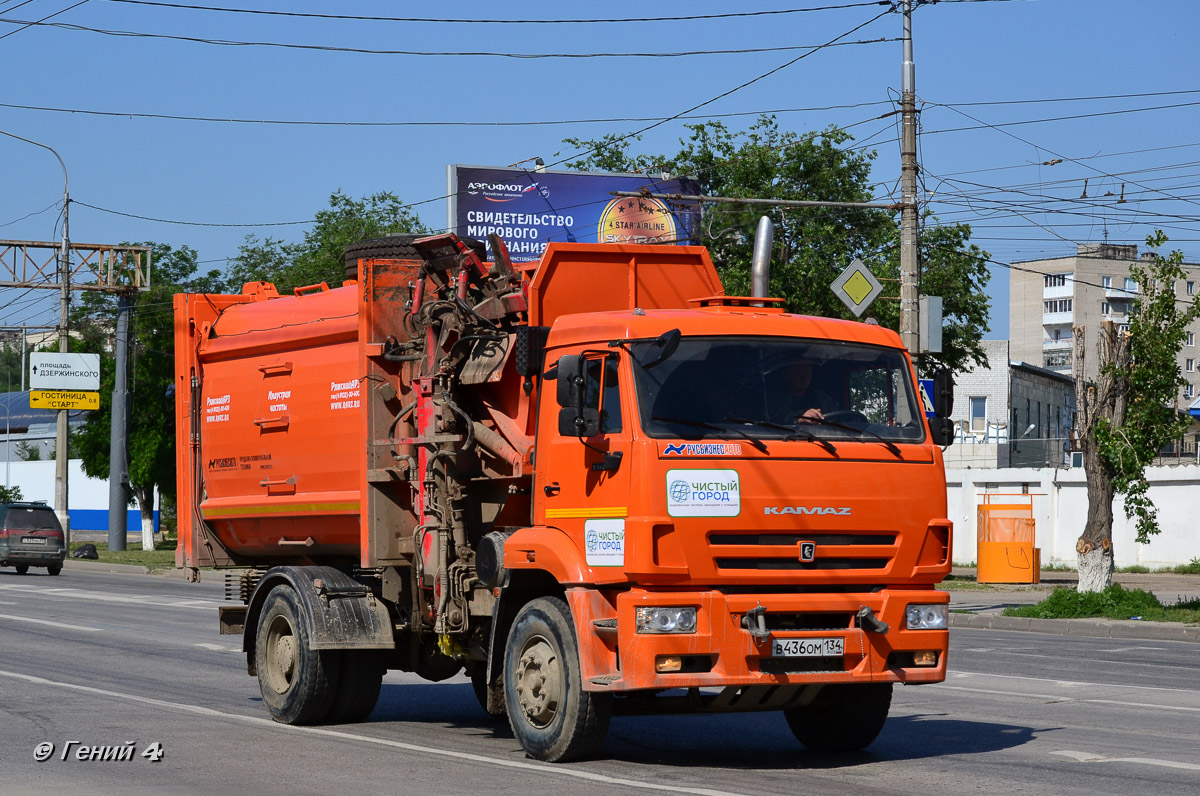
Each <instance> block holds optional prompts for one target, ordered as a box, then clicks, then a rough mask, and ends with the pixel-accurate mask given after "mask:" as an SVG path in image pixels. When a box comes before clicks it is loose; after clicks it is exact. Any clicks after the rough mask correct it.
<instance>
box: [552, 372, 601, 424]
mask: <svg viewBox="0 0 1200 796" xmlns="http://www.w3.org/2000/svg"><path fill="white" fill-rule="evenodd" d="M587 367H588V361H587V360H586V359H585V358H583V357H582V356H579V355H578V354H567V355H566V356H563V357H559V360H558V365H557V369H558V379H557V380H556V386H557V393H556V397H557V399H558V405H559V406H561V407H562V409H560V410H559V412H558V433H559V434H561V435H562V436H564V437H594V436H596V435H597V434H599V433H600V410H599V409H593V408H590V407H588V406H586V405H585V404H586V403H587Z"/></svg>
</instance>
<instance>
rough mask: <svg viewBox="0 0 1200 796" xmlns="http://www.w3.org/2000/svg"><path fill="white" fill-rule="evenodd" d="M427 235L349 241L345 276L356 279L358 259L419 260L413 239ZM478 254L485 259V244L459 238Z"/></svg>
mask: <svg viewBox="0 0 1200 796" xmlns="http://www.w3.org/2000/svg"><path fill="white" fill-rule="evenodd" d="M424 237H428V233H421V234H417V235H407V234H405V235H388V236H387V237H384V238H368V239H367V240H360V241H356V242H354V243H351V244H350V245H349V246H347V247H346V255H345V257H346V278H347V279H358V261H359V260H365V259H367V258H372V257H377V258H379V259H381V260H383V259H389V260H420V259H421V255H420V254H419V253H418V252H417V250H416V249H415V248H413V245H412V243H413V241H414V240H417V239H419V238H424ZM460 240H462V241H463V243H466V244H467V245H468V246H470V247H471V248H472V249H474V250H475V253H476V254H477V255H478V256H479V259H480V260H486V259H487V246H486V245H485V244H484V242H483V241H481V240H475V239H474V238H460Z"/></svg>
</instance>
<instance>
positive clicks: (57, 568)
mask: <svg viewBox="0 0 1200 796" xmlns="http://www.w3.org/2000/svg"><path fill="white" fill-rule="evenodd" d="M46 572H47V573H49V574H51V575H57V574H58V573H60V572H62V564H51V565H50V566H48V567H46Z"/></svg>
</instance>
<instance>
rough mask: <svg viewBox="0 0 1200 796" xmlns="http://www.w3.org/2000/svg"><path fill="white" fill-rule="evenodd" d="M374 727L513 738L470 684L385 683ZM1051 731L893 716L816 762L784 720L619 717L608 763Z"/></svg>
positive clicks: (890, 748) (761, 764) (985, 743)
mask: <svg viewBox="0 0 1200 796" xmlns="http://www.w3.org/2000/svg"><path fill="white" fill-rule="evenodd" d="M370 722H371V723H372V724H382V723H388V722H398V723H410V722H411V723H418V724H437V725H440V726H443V727H461V728H463V730H464V731H467V732H470V733H471V734H474V735H479V734H482V733H491V734H492V735H493V736H494V737H496V738H503V739H511V738H512V732H511V731H510V730H509V727H508V722H507V720H505V719H500V720H495V719H489V717H488V716H487V715H486V714H485V713H484V712H483V710H482V709H481V708H480V707H479V704H478V703H477V702H476V701H475V695H474V694H473V693H472V690H471V686H470V685H469V684H466V683H453V684H440V685H437V684H421V683H414V684H405V685H393V684H386V683H385V684H384V686H383V690H382V692H381V693H380V696H379V702H378V704H377V705H376V707H375V711H374V712H373V713H372V714H371V718H370ZM1043 731H1045V730H1044V729H1034V728H1033V727H1024V726H1019V725H1011V724H997V723H993V722H983V721H967V720H963V719H956V718H948V717H946V716H945V715H943V714H917V715H910V716H893V717H892V718H890V719H888V722H887V724H886V725H885V726H884V728H883V732H882V733H881V734H880V736H879V738H878V739H876V741H875V743H873V744H872V745H871V746H870V747H869V748H868V749H867V750H866V751H863V752H859V753H856V754H847V755H829V754H814V753H812V752H809V751H807V750H805V749H804V748H803V747H802V746H800V744H799V742H798V741H796V740H795V738H794V737H793V735H792V733H791V731H790V730H789V729H788V726H787V723H786V722H785V721H784V719H783V714H782V713H779V712H767V713H729V714H707V713H706V714H691V715H672V716H615V717H613V720H612V724H611V725H610V728H609V734H608V742H607V744H606V746H605V749H604V751H603V753H602V754H601V756H602V757H604V758H608V759H611V760H618V761H625V762H630V763H645V764H654V765H676V766H687V767H696V766H720V767H725V768H754V769H795V768H811V769H830V768H843V767H848V766H857V765H864V764H868V763H876V762H882V761H887V760H921V759H924V758H932V757H944V756H946V755H970V754H981V753H986V752H996V751H1000V750H1004V749H1011V748H1013V747H1017V746H1021V745H1022V744H1025V743H1028V742H1029V741H1031V740H1033V739H1034V737H1035V735H1036V733H1038V732H1043Z"/></svg>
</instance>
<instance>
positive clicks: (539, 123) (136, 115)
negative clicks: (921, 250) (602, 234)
mask: <svg viewBox="0 0 1200 796" xmlns="http://www.w3.org/2000/svg"><path fill="white" fill-rule="evenodd" d="M886 104H890V103H888V101H887V100H875V101H873V102H856V103H848V104H844V105H826V106H822V107H813V108H773V109H769V110H761V111H739V112H736V113H715V114H703V115H700V116H675V117H672V118H675V119H726V118H733V117H739V116H762V115H764V114H767V115H773V114H779V113H812V112H821V111H831V110H847V109H853V108H862V107H867V106H870V105H886ZM0 108H12V109H15V110H27V111H46V112H51V113H70V114H82V115H88V116H111V117H116V118H132V119H167V120H171V121H188V122H220V123H227V124H267V125H309V126H320V127H546V126H550V125H574V124H619V123H623V122H653V121H659V120H660V119H662V118H663V117H660V116H626V117H616V118H609V119H600V118H596V119H537V120H532V121H507V122H506V121H478V120H474V121H443V122H438V121H404V122H353V121H351V122H348V121H321V120H314V119H240V118H229V117H219V116H185V115H174V114H166V113H140V112H128V111H98V110H91V109H87V108H55V107H49V106H43V105H18V104H13V103H7V102H0Z"/></svg>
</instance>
